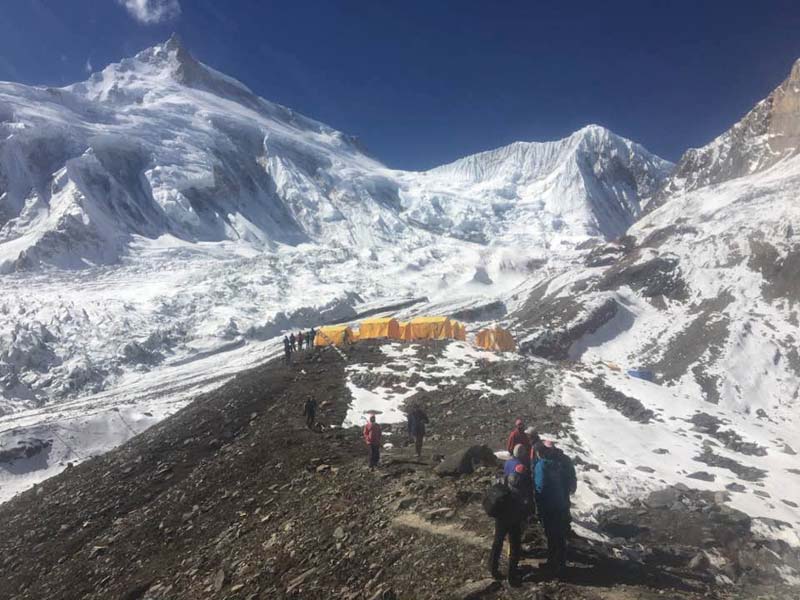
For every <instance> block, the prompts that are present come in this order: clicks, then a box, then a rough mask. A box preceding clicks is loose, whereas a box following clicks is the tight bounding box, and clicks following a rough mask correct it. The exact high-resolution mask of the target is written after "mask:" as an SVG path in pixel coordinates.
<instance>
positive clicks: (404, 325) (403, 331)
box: [398, 321, 411, 341]
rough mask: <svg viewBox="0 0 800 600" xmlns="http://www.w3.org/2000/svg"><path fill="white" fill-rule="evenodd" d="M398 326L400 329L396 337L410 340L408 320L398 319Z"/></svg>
mask: <svg viewBox="0 0 800 600" xmlns="http://www.w3.org/2000/svg"><path fill="white" fill-rule="evenodd" d="M398 327H399V330H400V337H399V338H398V339H400V340H406V341H409V340H411V327H410V326H409V324H408V321H400V322H399V323H398Z"/></svg>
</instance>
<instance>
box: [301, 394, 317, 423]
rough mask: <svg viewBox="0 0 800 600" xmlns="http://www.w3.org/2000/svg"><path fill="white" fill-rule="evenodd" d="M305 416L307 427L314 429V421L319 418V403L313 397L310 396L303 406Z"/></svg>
mask: <svg viewBox="0 0 800 600" xmlns="http://www.w3.org/2000/svg"><path fill="white" fill-rule="evenodd" d="M303 416H305V418H306V427H308V428H309V429H313V428H314V419H316V416H317V401H316V400H315V399H314V398H313V396H309V397H308V398H307V399H306V403H305V405H304V406H303Z"/></svg>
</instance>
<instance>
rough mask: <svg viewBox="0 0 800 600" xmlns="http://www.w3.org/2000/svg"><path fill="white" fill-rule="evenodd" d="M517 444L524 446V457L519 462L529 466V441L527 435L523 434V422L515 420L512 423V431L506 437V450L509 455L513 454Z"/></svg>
mask: <svg viewBox="0 0 800 600" xmlns="http://www.w3.org/2000/svg"><path fill="white" fill-rule="evenodd" d="M517 444H522V445H523V446H525V456H524V458H522V459H521V460H522V462H524V463H525V464H526V465H528V464H530V459H529V454H530V449H531V439H530V438H529V437H528V434H526V433H525V422H524V421H523V420H522V419H517V420H516V421H514V429H513V430H512V431H511V433H510V434H509V436H508V443H507V444H506V449H507V450H508V452H509V454H513V453H514V446H516V445H517Z"/></svg>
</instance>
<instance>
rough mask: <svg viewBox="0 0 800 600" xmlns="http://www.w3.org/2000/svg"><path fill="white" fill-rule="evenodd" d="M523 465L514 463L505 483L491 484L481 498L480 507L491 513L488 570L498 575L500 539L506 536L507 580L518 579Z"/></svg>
mask: <svg viewBox="0 0 800 600" xmlns="http://www.w3.org/2000/svg"><path fill="white" fill-rule="evenodd" d="M525 471H526V469H525V466H524V465H521V464H518V465H517V466H516V468H515V471H514V472H513V473H511V474H510V475H509V476H508V477H506V478H505V483H498V484H495V485H494V486H492V487H491V488H490V489H489V493H487V497H486V499H485V500H484V508H485V509H486V512H487V513H488V514H489V516H492V517H494V540H493V541H492V549H491V552H490V554H489V572H490V573H491V574H492V577H493V578H495V579H502V575H501V573H500V568H499V566H500V554H501V552H502V550H503V542H504V541H505V539H506V537H507V538H508V545H509V554H508V580H509V582H512V583H516V582H517V581H518V580H519V572H518V565H519V559H520V555H521V554H522V525H523V523H524V521H525V517H526V508H525V502H524V495H525V491H524V489H523V487H524V481H523V478H524V477H525Z"/></svg>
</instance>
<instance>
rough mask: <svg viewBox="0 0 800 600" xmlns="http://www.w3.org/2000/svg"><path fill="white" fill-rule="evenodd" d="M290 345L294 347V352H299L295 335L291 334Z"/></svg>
mask: <svg viewBox="0 0 800 600" xmlns="http://www.w3.org/2000/svg"><path fill="white" fill-rule="evenodd" d="M289 343H290V344H291V345H292V352H294V351H295V350H297V339H296V338H295V337H294V333H291V334H289Z"/></svg>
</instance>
